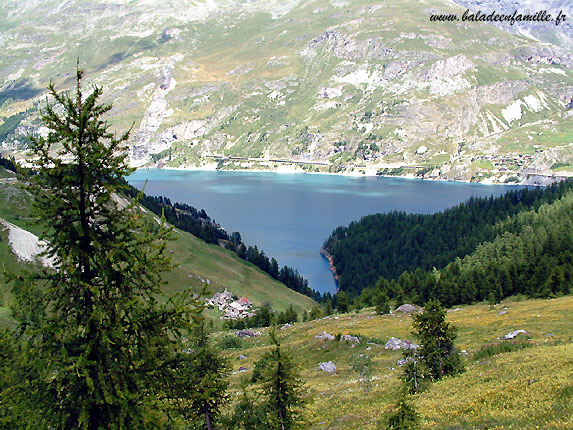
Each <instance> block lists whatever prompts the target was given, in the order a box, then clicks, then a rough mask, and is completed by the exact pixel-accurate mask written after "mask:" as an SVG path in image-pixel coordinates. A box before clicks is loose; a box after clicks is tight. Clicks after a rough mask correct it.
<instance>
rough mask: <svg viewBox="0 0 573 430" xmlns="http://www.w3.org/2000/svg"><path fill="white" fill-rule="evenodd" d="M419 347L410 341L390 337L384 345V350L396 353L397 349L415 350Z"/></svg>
mask: <svg viewBox="0 0 573 430" xmlns="http://www.w3.org/2000/svg"><path fill="white" fill-rule="evenodd" d="M419 346H420V345H416V344H415V343H414V342H412V341H411V340H400V339H396V338H395V337H391V338H390V340H388V342H386V344H385V345H384V348H385V349H391V350H392V351H396V350H398V349H416V348H418V347H419Z"/></svg>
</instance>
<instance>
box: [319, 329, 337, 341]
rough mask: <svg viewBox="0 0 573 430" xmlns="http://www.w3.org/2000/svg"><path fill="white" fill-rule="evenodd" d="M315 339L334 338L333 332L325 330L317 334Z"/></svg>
mask: <svg viewBox="0 0 573 430" xmlns="http://www.w3.org/2000/svg"><path fill="white" fill-rule="evenodd" d="M314 338H315V339H326V340H332V339H334V336H333V335H331V334H328V333H327V332H325V331H323V332H322V333H320V334H317V335H316V336H314Z"/></svg>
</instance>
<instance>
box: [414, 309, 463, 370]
mask: <svg viewBox="0 0 573 430" xmlns="http://www.w3.org/2000/svg"><path fill="white" fill-rule="evenodd" d="M412 324H413V325H414V328H415V330H416V331H415V333H414V334H415V335H416V337H417V338H418V339H419V340H420V343H421V347H420V348H419V349H418V350H417V351H416V355H417V356H418V358H421V360H422V361H423V363H424V365H425V366H426V367H427V369H428V372H429V376H430V378H431V379H432V380H433V381H436V380H438V379H440V378H442V376H445V375H455V374H457V373H461V372H463V363H462V361H461V358H460V355H459V353H458V352H457V350H456V348H455V347H454V341H455V339H456V337H457V329H456V327H454V326H453V325H451V324H450V323H448V322H446V311H445V309H444V308H442V306H441V304H440V302H439V301H437V300H430V301H429V302H428V303H426V305H425V307H424V312H423V313H421V314H417V315H414V316H413V322H412Z"/></svg>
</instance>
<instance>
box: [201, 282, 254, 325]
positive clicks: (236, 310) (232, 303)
mask: <svg viewBox="0 0 573 430" xmlns="http://www.w3.org/2000/svg"><path fill="white" fill-rule="evenodd" d="M205 305H206V306H207V307H215V308H219V310H220V311H222V312H223V316H222V317H221V319H233V320H235V319H239V318H246V317H252V316H254V315H255V312H254V311H253V302H251V301H250V300H249V299H247V298H245V297H241V298H240V299H238V300H233V295H232V294H231V292H230V291H229V290H227V289H225V291H223V292H222V293H215V294H213V297H212V298H210V299H206V300H205Z"/></svg>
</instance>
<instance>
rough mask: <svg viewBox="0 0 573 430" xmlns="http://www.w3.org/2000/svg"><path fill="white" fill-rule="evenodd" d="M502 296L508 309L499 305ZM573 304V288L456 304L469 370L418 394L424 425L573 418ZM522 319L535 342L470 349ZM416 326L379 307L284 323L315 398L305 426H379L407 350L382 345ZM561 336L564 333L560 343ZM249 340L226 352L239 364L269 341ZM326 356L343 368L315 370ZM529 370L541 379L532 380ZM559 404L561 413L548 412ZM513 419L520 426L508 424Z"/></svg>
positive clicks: (562, 422)
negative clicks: (359, 363)
mask: <svg viewBox="0 0 573 430" xmlns="http://www.w3.org/2000/svg"><path fill="white" fill-rule="evenodd" d="M504 306H505V307H507V313H506V314H504V315H499V313H500V311H501V310H502V309H503V307H504ZM571 309H573V296H565V297H561V298H557V299H550V300H547V299H546V300H525V301H518V299H516V298H514V299H513V300H509V301H505V302H503V303H502V304H500V305H497V306H495V307H494V308H491V309H490V307H489V306H488V305H486V304H476V305H471V306H464V307H460V308H454V309H451V310H450V312H449V313H448V321H451V322H452V323H453V324H454V325H456V326H457V327H458V328H459V337H458V341H457V342H456V344H457V345H458V346H459V348H460V349H465V350H466V351H467V352H468V355H467V357H468V363H467V364H468V366H467V372H466V373H465V374H463V375H461V376H459V377H455V378H446V379H445V380H444V381H442V382H440V383H437V384H434V385H432V386H431V387H430V389H429V390H428V391H427V392H425V393H422V394H420V395H417V396H414V397H413V402H414V405H415V407H416V409H417V410H418V412H419V413H420V415H421V416H422V428H423V429H445V428H452V429H453V428H499V429H502V428H535V426H536V425H538V426H539V428H567V425H569V424H570V420H571V411H572V409H571V406H569V403H570V402H569V403H568V399H569V400H570V398H571V395H572V389H571V388H568V387H570V386H571V376H573V375H572V369H573V367H571V353H572V352H573V344H571V343H570V339H571V336H572V334H573V325H572V324H571V318H570V314H571ZM517 329H523V330H526V331H527V332H528V333H530V335H529V337H530V339H529V342H532V343H534V344H535V345H537V346H533V347H531V348H528V349H524V350H520V351H515V352H508V353H503V354H499V355H495V356H493V357H489V358H488V359H485V360H480V361H473V360H471V356H472V354H471V353H472V351H475V350H477V349H479V348H480V347H481V346H482V345H484V344H489V343H493V342H496V341H497V338H498V337H500V336H503V335H505V334H507V333H509V332H510V331H513V330H517ZM411 330H412V329H411V317H410V316H409V315H405V314H393V315H383V316H377V315H374V314H373V313H372V309H367V310H364V311H362V312H360V313H358V314H344V315H338V316H337V315H335V316H331V317H330V318H328V319H322V320H318V321H312V322H308V323H297V324H295V325H294V326H293V327H291V328H289V329H286V330H282V331H280V335H281V337H282V339H283V340H282V341H283V344H284V345H286V346H287V347H289V348H290V349H291V350H293V351H294V352H295V354H296V357H297V360H298V362H299V363H300V366H301V371H302V377H303V380H304V381H305V382H306V383H307V385H308V386H309V387H310V391H311V392H312V396H313V398H314V401H313V402H312V403H311V404H310V405H308V406H307V408H306V409H305V411H304V420H305V423H307V424H306V425H305V427H304V428H305V429H325V428H328V429H341V430H342V429H356V430H359V429H365V430H367V429H375V428H376V427H377V423H378V422H379V421H380V419H382V418H383V416H384V414H385V413H387V412H388V411H390V409H391V408H392V406H393V404H394V403H395V400H396V396H397V391H398V386H399V381H398V376H399V374H400V368H399V366H397V365H396V361H397V360H398V359H399V358H401V353H400V351H387V350H385V349H384V343H385V342H386V341H387V340H388V339H389V338H390V337H392V336H394V337H397V338H399V339H412V336H411ZM322 331H327V332H328V333H330V334H332V335H335V334H337V333H339V332H340V333H342V334H355V335H358V336H359V337H360V338H361V343H360V345H358V346H356V347H352V346H351V345H350V344H346V343H344V342H341V343H339V342H336V341H325V340H322V339H315V338H314V336H315V335H317V334H319V333H321V332H322ZM549 334H550V335H549ZM224 336H226V334H225V333H220V334H218V335H217V336H216V340H217V339H220V338H222V337H224ZM520 336H523V335H520ZM367 342H371V343H375V344H376V345H372V344H367ZM554 342H565V343H564V344H562V345H554V344H553V343H554ZM544 345H551V346H544ZM244 346H245V347H244V348H242V349H237V350H233V351H232V352H231V351H229V352H228V355H229V358H230V360H231V363H232V365H233V370H235V371H237V370H238V367H239V366H245V367H247V368H248V369H252V366H253V363H254V362H255V361H256V360H257V359H258V357H259V356H260V355H261V354H262V353H263V352H264V351H266V350H267V347H268V339H267V337H266V336H261V337H260V338H256V339H254V340H248V341H244ZM360 353H366V354H368V355H369V356H370V357H371V358H372V359H373V372H372V374H373V376H374V380H373V384H372V385H373V388H372V391H371V392H370V393H368V394H366V393H364V391H363V390H362V388H361V386H360V384H359V382H358V375H357V374H356V373H355V372H354V371H353V370H352V368H351V366H352V362H353V360H354V359H355V358H356V357H357V356H358V355H359V354H360ZM239 354H244V355H246V356H247V359H245V360H240V361H239V360H238V359H237V357H238V355H239ZM329 360H331V361H333V362H334V363H335V364H336V366H337V374H336V375H331V374H326V373H323V372H321V371H319V370H317V366H318V363H320V362H324V361H329ZM246 374H247V376H248V374H249V373H248V372H247V373H246ZM243 375H245V373H242V372H241V373H237V374H236V375H235V376H234V377H233V378H234V379H233V387H232V390H231V393H232V396H235V395H236V394H238V392H239V390H238V383H239V380H240V377H241V376H243ZM480 375H481V376H480ZM530 380H534V381H533V382H531V383H530V382H529V381H530ZM482 404H483V406H481V405H482ZM528 408H530V409H531V413H530V414H529V413H528V412H527V409H528ZM554 408H555V409H554ZM553 410H555V412H554V413H548V411H553ZM448 414H453V415H452V417H450V416H449V415H448ZM494 417H497V418H496V419H497V421H496V420H494ZM512 422H516V423H519V426H517V427H516V426H514V427H510V425H511V423H512ZM490 426H491V427H490ZM496 426H497V427H496Z"/></svg>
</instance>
